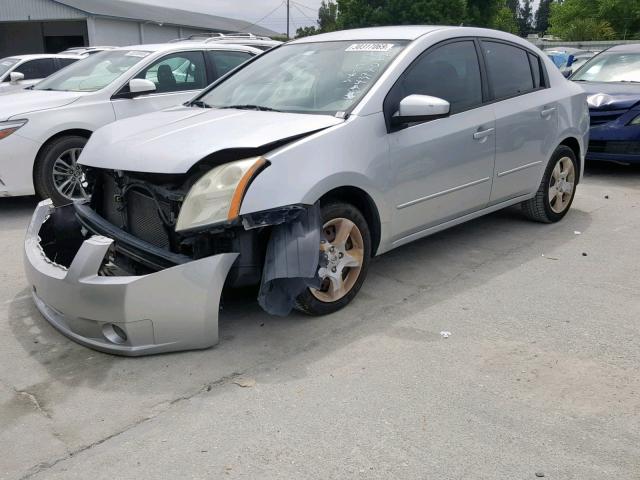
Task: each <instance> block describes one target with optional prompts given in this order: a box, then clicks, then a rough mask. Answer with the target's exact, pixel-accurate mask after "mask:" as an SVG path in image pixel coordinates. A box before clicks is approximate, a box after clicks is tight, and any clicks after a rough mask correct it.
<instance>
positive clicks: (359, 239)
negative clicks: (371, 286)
mask: <svg viewBox="0 0 640 480" xmlns="http://www.w3.org/2000/svg"><path fill="white" fill-rule="evenodd" d="M321 214H322V223H323V231H322V236H323V238H324V243H322V244H321V245H319V247H320V250H321V251H324V252H325V255H326V257H327V259H328V262H329V263H328V265H327V266H326V267H320V266H319V270H318V272H319V275H320V278H321V279H323V283H322V287H321V288H320V289H319V290H315V289H309V288H308V289H307V290H305V291H304V292H303V293H302V294H300V295H299V296H298V298H297V300H296V307H295V308H296V310H299V311H301V312H303V313H306V314H308V315H328V314H331V313H334V312H337V311H338V310H340V309H342V308H344V307H345V306H347V305H348V304H349V303H350V302H351V300H353V299H354V298H355V296H356V295H357V294H358V292H359V291H360V288H361V287H362V284H363V283H364V280H365V278H366V276H367V271H368V269H369V260H370V257H371V233H370V231H369V226H368V225H367V221H366V220H365V218H364V215H362V213H361V212H360V210H358V209H357V208H356V207H354V206H353V205H350V204H348V203H343V202H338V201H332V202H331V203H327V204H326V205H323V206H322V212H321ZM334 268H335V270H334Z"/></svg>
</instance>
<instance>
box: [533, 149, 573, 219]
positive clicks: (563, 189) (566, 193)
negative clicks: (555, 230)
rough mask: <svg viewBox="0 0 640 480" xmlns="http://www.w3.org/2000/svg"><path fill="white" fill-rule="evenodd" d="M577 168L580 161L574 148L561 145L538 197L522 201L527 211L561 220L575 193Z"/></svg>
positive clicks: (538, 216) (542, 183)
mask: <svg viewBox="0 0 640 480" xmlns="http://www.w3.org/2000/svg"><path fill="white" fill-rule="evenodd" d="M577 172H578V162H577V160H576V155H575V153H573V150H571V149H570V148H569V147H566V146H564V145H561V146H559V147H558V148H557V149H556V151H555V152H554V153H553V156H552V157H551V161H550V162H549V164H548V165H547V169H546V170H545V172H544V177H543V178H542V182H541V183H540V187H539V188H538V191H537V192H536V195H535V197H533V198H532V199H530V200H527V201H526V202H522V204H521V207H522V211H523V212H524V214H525V215H526V216H527V217H528V218H530V219H531V220H535V221H537V222H542V223H554V222H558V221H560V220H562V218H563V217H564V216H565V215H566V214H567V212H568V211H569V208H571V204H572V203H573V199H574V197H575V195H576V183H577V179H578V173H577Z"/></svg>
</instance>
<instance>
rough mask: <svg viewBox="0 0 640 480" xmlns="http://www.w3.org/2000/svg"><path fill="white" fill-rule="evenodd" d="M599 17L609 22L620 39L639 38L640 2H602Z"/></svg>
mask: <svg viewBox="0 0 640 480" xmlns="http://www.w3.org/2000/svg"><path fill="white" fill-rule="evenodd" d="M598 3H599V7H600V8H599V10H598V17H599V18H600V19H601V20H603V21H606V22H609V24H610V25H611V28H613V30H614V31H615V32H616V35H617V37H618V38H622V39H627V38H638V34H639V33H640V0H600V1H599V2H598Z"/></svg>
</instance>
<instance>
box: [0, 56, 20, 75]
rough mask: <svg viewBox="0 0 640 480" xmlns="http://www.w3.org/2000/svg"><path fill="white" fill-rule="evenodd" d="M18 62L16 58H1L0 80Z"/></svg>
mask: <svg viewBox="0 0 640 480" xmlns="http://www.w3.org/2000/svg"><path fill="white" fill-rule="evenodd" d="M19 61H20V60H19V59H17V58H3V59H2V60H0V78H2V76H3V75H4V74H5V73H7V72H8V71H9V70H11V68H13V66H14V65H15V64H16V63H18V62H19Z"/></svg>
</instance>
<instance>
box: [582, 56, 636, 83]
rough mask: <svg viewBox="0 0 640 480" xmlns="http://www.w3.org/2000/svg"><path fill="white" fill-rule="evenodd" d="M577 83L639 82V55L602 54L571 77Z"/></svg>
mask: <svg viewBox="0 0 640 480" xmlns="http://www.w3.org/2000/svg"><path fill="white" fill-rule="evenodd" d="M571 80H576V81H579V82H633V83H636V82H640V53H625V52H609V53H607V52H604V53H601V54H600V55H598V56H597V57H594V58H592V59H591V60H589V62H588V63H586V64H585V65H583V66H582V68H581V69H580V70H579V71H578V72H576V74H575V75H574V76H573V77H571Z"/></svg>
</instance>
